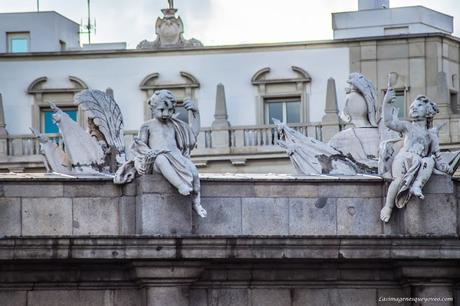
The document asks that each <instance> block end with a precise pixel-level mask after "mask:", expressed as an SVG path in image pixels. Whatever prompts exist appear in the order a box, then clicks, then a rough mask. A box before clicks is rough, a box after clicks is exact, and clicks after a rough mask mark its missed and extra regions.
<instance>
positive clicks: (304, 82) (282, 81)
mask: <svg viewBox="0 0 460 306" xmlns="http://www.w3.org/2000/svg"><path fill="white" fill-rule="evenodd" d="M291 70H292V71H293V72H294V73H295V74H296V76H295V77H290V78H273V79H270V78H268V74H269V73H270V72H271V68H269V67H265V68H262V69H260V70H258V71H257V72H256V73H255V74H254V75H253V77H252V78H251V83H252V84H253V85H254V86H257V92H258V94H257V97H256V99H257V101H256V111H257V119H256V121H257V124H264V100H266V99H272V98H274V99H276V98H300V102H301V103H300V121H302V122H308V121H309V120H308V111H309V105H308V93H307V91H308V84H309V83H310V82H311V77H310V75H309V74H308V72H306V71H305V70H304V69H302V68H300V67H297V66H291Z"/></svg>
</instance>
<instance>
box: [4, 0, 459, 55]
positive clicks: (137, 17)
mask: <svg viewBox="0 0 460 306" xmlns="http://www.w3.org/2000/svg"><path fill="white" fill-rule="evenodd" d="M411 5H423V6H426V7H429V8H431V9H434V10H438V11H440V12H443V13H446V14H448V15H451V16H454V35H455V36H460V32H459V29H460V1H459V0H436V1H434V0H431V1H429V0H390V6H391V7H399V6H411ZM167 6H168V2H167V0H91V16H92V18H94V19H96V25H97V26H96V35H93V36H92V42H119V41H125V42H127V43H128V48H135V47H136V45H137V43H138V42H140V41H142V40H144V39H148V40H153V39H154V36H155V33H154V32H155V29H154V23H155V20H156V18H157V17H158V16H159V15H161V12H160V9H161V8H165V7H167ZM174 6H175V7H176V8H178V9H179V15H180V16H181V17H182V20H183V21H184V24H185V38H192V37H194V38H197V39H199V40H201V41H202V42H203V43H204V44H205V45H226V44H240V43H266V42H285V41H305V40H318V39H332V27H331V13H332V12H341V11H352V10H356V9H357V7H358V0H282V1H280V0H174ZM36 9H37V0H0V12H24V11H34V10H36ZM40 10H42V11H51V10H54V11H57V12H58V13H60V14H62V15H64V16H66V17H68V18H70V19H72V20H74V21H76V22H78V23H80V21H81V20H82V19H85V18H86V16H87V0H40ZM81 41H82V42H83V43H85V42H86V41H87V37H86V36H82V38H81Z"/></svg>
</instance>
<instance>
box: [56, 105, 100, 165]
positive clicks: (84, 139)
mask: <svg viewBox="0 0 460 306" xmlns="http://www.w3.org/2000/svg"><path fill="white" fill-rule="evenodd" d="M50 106H51V109H52V110H53V112H54V113H53V115H52V116H53V120H54V122H55V123H56V125H57V126H58V127H59V131H60V132H61V134H62V138H63V141H64V146H65V152H66V154H67V156H68V159H69V161H70V162H71V165H72V169H73V170H74V171H75V172H76V173H96V172H98V169H101V168H102V167H103V164H104V152H103V150H102V148H101V146H100V145H99V143H98V142H97V141H96V139H94V138H93V137H91V135H90V134H88V133H87V132H86V131H85V130H84V129H83V128H81V127H80V125H79V124H78V123H77V122H75V121H74V120H72V118H70V116H69V115H68V114H66V113H65V112H63V111H62V110H61V109H60V108H58V107H57V106H56V105H54V104H53V103H50Z"/></svg>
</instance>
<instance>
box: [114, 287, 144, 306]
mask: <svg viewBox="0 0 460 306" xmlns="http://www.w3.org/2000/svg"><path fill="white" fill-rule="evenodd" d="M107 295H108V296H109V297H108V298H107ZM105 297H106V298H105V301H107V302H106V304H105V305H111V306H112V305H113V306H141V305H142V302H141V301H142V299H141V297H142V295H141V294H140V290H136V289H127V290H110V291H107V292H106V294H105Z"/></svg>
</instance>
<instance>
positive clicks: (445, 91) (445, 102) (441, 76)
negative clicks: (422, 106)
mask: <svg viewBox="0 0 460 306" xmlns="http://www.w3.org/2000/svg"><path fill="white" fill-rule="evenodd" d="M435 101H436V103H437V104H438V107H439V114H437V115H436V116H435V118H434V124H435V125H440V124H444V123H446V124H445V126H444V127H443V128H442V129H441V130H440V132H439V140H440V142H441V143H450V142H451V139H450V124H449V120H450V112H451V111H450V92H449V84H448V82H447V76H446V73H445V72H438V74H437V97H436V98H435Z"/></svg>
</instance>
